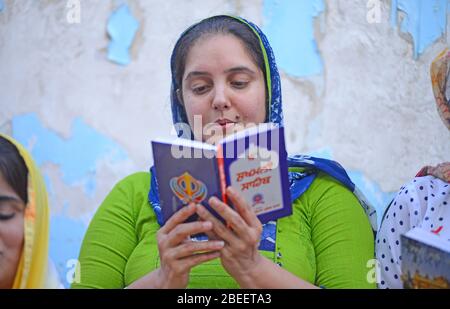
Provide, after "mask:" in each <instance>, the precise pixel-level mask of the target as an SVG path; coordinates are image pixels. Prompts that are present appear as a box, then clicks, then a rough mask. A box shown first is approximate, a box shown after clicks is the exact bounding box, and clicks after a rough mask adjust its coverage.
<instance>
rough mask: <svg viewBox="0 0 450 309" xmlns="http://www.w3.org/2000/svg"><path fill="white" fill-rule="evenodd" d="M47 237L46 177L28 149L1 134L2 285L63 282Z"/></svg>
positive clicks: (49, 285) (35, 285) (39, 285)
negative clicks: (49, 255) (55, 266)
mask: <svg viewBox="0 0 450 309" xmlns="http://www.w3.org/2000/svg"><path fill="white" fill-rule="evenodd" d="M48 240H49V209H48V202H47V191H46V190H45V185H44V180H43V178H42V176H41V174H40V172H39V170H38V169H37V168H36V165H35V163H34V161H33V159H32V158H31V157H30V155H29V154H28V152H27V151H26V150H25V149H24V148H23V147H22V146H21V145H20V144H19V143H17V142H16V141H14V140H13V139H12V138H10V137H8V136H6V135H2V134H0V289H9V288H16V289H24V288H40V289H42V288H58V287H59V286H60V283H59V281H58V275H57V272H56V269H55V268H54V266H53V264H52V263H51V262H50V261H49V259H48Z"/></svg>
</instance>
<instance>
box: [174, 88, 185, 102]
mask: <svg viewBox="0 0 450 309" xmlns="http://www.w3.org/2000/svg"><path fill="white" fill-rule="evenodd" d="M175 92H176V93H177V99H178V102H180V104H181V106H184V102H183V94H182V93H181V89H180V88H178V89H177V90H176V91H175Z"/></svg>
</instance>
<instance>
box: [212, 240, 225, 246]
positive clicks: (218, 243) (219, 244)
mask: <svg viewBox="0 0 450 309" xmlns="http://www.w3.org/2000/svg"><path fill="white" fill-rule="evenodd" d="M214 245H215V246H216V247H223V246H225V242H224V241H223V240H221V241H215V242H214Z"/></svg>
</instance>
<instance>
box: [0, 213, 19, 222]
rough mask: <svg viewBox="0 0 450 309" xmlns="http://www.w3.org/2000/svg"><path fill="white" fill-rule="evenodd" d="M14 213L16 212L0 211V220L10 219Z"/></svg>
mask: <svg viewBox="0 0 450 309" xmlns="http://www.w3.org/2000/svg"><path fill="white" fill-rule="evenodd" d="M15 215H16V214H15V213H14V212H13V213H10V214H1V213H0V221H6V220H10V219H12V218H14V216H15Z"/></svg>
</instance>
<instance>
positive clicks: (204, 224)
mask: <svg viewBox="0 0 450 309" xmlns="http://www.w3.org/2000/svg"><path fill="white" fill-rule="evenodd" d="M203 227H204V228H205V229H210V228H211V227H212V223H211V221H206V222H203Z"/></svg>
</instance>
